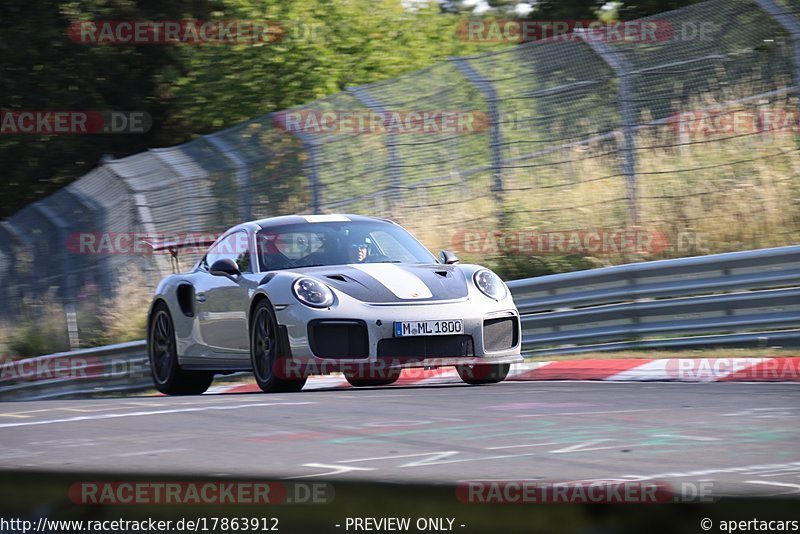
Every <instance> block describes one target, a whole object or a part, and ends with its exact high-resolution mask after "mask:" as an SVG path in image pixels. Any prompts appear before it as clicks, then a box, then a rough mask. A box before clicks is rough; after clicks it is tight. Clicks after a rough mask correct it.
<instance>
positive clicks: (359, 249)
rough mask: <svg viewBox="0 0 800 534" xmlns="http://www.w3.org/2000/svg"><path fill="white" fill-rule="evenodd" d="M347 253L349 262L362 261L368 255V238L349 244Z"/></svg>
mask: <svg viewBox="0 0 800 534" xmlns="http://www.w3.org/2000/svg"><path fill="white" fill-rule="evenodd" d="M348 254H349V258H348V259H349V262H350V263H364V261H365V260H366V259H367V256H368V255H369V239H368V238H366V239H364V240H360V241H359V242H357V243H353V244H352V245H350V249H349V251H348Z"/></svg>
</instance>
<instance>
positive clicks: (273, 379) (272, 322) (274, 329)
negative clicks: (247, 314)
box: [250, 300, 307, 393]
mask: <svg viewBox="0 0 800 534" xmlns="http://www.w3.org/2000/svg"><path fill="white" fill-rule="evenodd" d="M282 357H283V355H282V354H280V346H279V343H278V321H277V320H276V319H275V312H274V311H273V310H272V306H270V304H269V302H268V301H266V300H262V301H261V302H259V303H258V304H257V305H256V308H255V309H254V310H253V319H252V321H251V323H250V360H251V363H252V364H253V375H254V376H255V379H256V384H258V387H260V388H261V391H263V392H265V393H288V392H294V391H300V390H301V389H303V386H304V385H305V384H306V378H307V377H306V376H301V377H289V378H286V377H280V376H278V374H277V373H276V371H278V370H280V369H281V367H280V366H281V365H282V364H283V363H284V362H282V361H281V359H282Z"/></svg>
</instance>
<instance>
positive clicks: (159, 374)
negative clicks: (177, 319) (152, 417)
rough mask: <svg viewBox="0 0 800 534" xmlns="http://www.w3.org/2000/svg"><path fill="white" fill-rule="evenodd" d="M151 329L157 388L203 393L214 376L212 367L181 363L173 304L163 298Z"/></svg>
mask: <svg viewBox="0 0 800 534" xmlns="http://www.w3.org/2000/svg"><path fill="white" fill-rule="evenodd" d="M151 317H152V318H151V319H150V324H149V325H148V329H147V356H148V359H149V360H150V372H151V374H152V376H153V383H154V384H155V386H156V389H157V390H158V391H160V392H161V393H164V394H166V395H199V394H201V393H205V391H206V390H207V389H208V387H209V386H210V385H211V382H212V381H213V380H214V373H211V372H208V371H187V370H185V369H181V366H180V364H179V363H178V348H177V341H176V337H175V323H174V321H173V320H172V315H171V314H170V313H169V308H168V307H167V305H166V304H165V303H164V302H159V303H158V304H156V305H155V307H154V308H153V313H152V316H151Z"/></svg>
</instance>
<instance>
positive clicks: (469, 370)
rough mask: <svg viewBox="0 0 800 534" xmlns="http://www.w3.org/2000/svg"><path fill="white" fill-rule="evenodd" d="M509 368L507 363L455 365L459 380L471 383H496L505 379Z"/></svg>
mask: <svg viewBox="0 0 800 534" xmlns="http://www.w3.org/2000/svg"><path fill="white" fill-rule="evenodd" d="M510 369H511V364H509V363H494V364H477V365H456V372H458V376H460V377H461V380H463V381H464V382H466V383H467V384H471V385H479V384H496V383H498V382H502V381H503V380H505V378H506V376H508V371H509V370H510Z"/></svg>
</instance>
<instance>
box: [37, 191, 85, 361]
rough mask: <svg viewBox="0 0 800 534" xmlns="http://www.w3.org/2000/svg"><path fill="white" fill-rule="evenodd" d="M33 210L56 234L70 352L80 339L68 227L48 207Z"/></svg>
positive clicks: (41, 206)
mask: <svg viewBox="0 0 800 534" xmlns="http://www.w3.org/2000/svg"><path fill="white" fill-rule="evenodd" d="M33 208H34V209H35V210H36V211H38V212H39V213H40V214H41V215H42V217H44V218H45V219H47V220H48V221H50V224H52V225H53V226H54V227H55V228H56V231H57V233H58V240H59V243H60V246H59V248H60V249H61V258H62V263H61V279H62V287H63V291H64V293H63V294H64V312H65V314H66V318H67V335H68V337H69V348H70V350H76V349H78V348H80V338H79V337H78V313H77V310H76V307H75V301H76V295H75V284H74V277H75V275H74V273H73V272H72V258H71V257H70V252H69V250H67V239H68V235H67V231H68V229H69V226H68V225H67V223H66V222H64V220H63V219H62V218H61V217H59V216H58V215H57V214H56V213H55V212H54V211H53V210H52V209H51V208H50V206H46V205H44V204H42V203H41V202H36V203H34V204H33Z"/></svg>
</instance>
